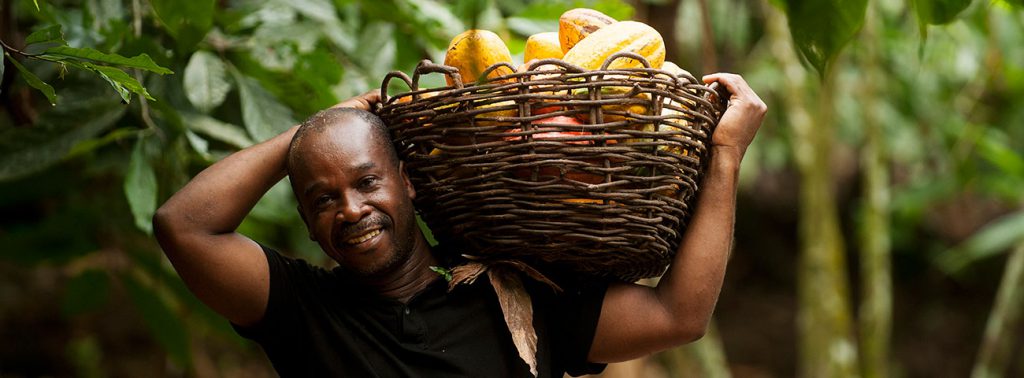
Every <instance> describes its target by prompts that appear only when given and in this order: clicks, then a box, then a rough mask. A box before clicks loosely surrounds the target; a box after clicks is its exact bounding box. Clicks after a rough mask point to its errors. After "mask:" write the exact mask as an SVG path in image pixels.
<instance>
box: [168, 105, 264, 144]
mask: <svg viewBox="0 0 1024 378" xmlns="http://www.w3.org/2000/svg"><path fill="white" fill-rule="evenodd" d="M182 121H183V122H185V125H186V126H187V127H188V128H189V129H190V130H192V131H195V132H197V133H200V134H203V135H206V136H208V137H210V138H213V139H216V140H219V141H221V142H224V143H227V144H230V145H232V146H235V147H238V148H246V147H249V146H251V145H252V144H253V142H252V139H250V138H249V136H248V135H246V134H245V130H242V129H241V128H240V127H238V126H235V125H232V124H230V123H225V122H221V121H220V120H218V119H216V118H212V117H208V116H205V115H201V114H192V113H184V114H182Z"/></svg>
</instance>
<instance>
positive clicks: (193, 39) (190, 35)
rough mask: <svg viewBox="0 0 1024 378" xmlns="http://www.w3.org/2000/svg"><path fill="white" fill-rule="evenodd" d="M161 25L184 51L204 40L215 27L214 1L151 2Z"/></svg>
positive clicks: (158, 0) (171, 0) (177, 0)
mask: <svg viewBox="0 0 1024 378" xmlns="http://www.w3.org/2000/svg"><path fill="white" fill-rule="evenodd" d="M149 4H150V5H152V6H153V11H154V12H156V16H157V18H158V19H159V20H160V23H161V24H163V25H164V27H165V28H167V32H168V33H169V34H170V35H171V36H172V37H174V39H175V40H177V42H178V45H179V46H180V47H182V48H183V49H191V48H192V46H195V44H196V43H199V41H202V40H203V37H205V36H206V33H207V32H208V31H210V27H211V26H212V25H213V9H214V4H215V2H214V1H213V0H188V1H179V0H149Z"/></svg>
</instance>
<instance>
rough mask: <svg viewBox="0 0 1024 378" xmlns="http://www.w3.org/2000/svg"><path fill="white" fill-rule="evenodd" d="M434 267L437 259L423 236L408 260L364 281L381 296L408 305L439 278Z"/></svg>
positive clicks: (418, 239)
mask: <svg viewBox="0 0 1024 378" xmlns="http://www.w3.org/2000/svg"><path fill="white" fill-rule="evenodd" d="M434 265H437V259H435V258H434V254H432V253H430V247H428V246H427V241H426V240H424V239H423V236H422V235H417V238H416V241H415V244H414V247H413V250H412V253H411V254H410V256H409V258H408V259H405V261H402V263H401V264H399V265H398V266H396V267H394V269H389V270H388V271H387V272H383V273H381V274H378V275H375V276H372V277H364V278H363V280H362V281H363V283H364V284H365V285H367V286H369V287H371V288H372V289H373V290H374V291H375V292H377V293H379V294H380V295H383V296H385V297H388V298H393V299H396V300H398V301H399V302H402V303H406V302H408V301H409V299H411V298H412V297H413V296H414V295H416V293H419V292H421V291H423V289H424V288H426V287H427V285H430V283H431V282H434V280H436V279H437V278H438V275H437V273H434V271H432V270H430V267H431V266H434Z"/></svg>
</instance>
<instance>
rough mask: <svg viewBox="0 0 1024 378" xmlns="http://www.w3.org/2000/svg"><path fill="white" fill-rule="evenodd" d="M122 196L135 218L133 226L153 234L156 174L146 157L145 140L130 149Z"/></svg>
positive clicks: (140, 139) (141, 139)
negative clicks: (126, 200) (130, 153)
mask: <svg viewBox="0 0 1024 378" xmlns="http://www.w3.org/2000/svg"><path fill="white" fill-rule="evenodd" d="M124 195H125V197H126V198H127V199H128V206H129V207H130V208H131V210H132V216H134V217H135V226H136V227H138V228H139V229H140V230H142V231H145V232H146V233H147V234H148V233H152V232H153V221H152V219H153V214H154V213H156V201H157V182H156V172H154V171H153V166H152V165H151V164H150V162H149V157H148V156H147V155H146V139H145V138H139V140H138V141H136V142H135V148H134V149H132V156H131V160H130V161H129V163H128V173H127V174H126V175H125V178H124Z"/></svg>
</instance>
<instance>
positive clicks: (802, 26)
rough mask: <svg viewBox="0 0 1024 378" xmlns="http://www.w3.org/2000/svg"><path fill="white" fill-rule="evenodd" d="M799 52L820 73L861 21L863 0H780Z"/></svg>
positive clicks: (823, 73) (865, 7) (857, 28)
mask: <svg viewBox="0 0 1024 378" xmlns="http://www.w3.org/2000/svg"><path fill="white" fill-rule="evenodd" d="M782 2H783V3H784V8H785V11H786V15H787V18H788V21H789V30H790V33H791V34H792V35H793V42H794V44H795V45H796V46H797V49H798V50H799V51H800V55H801V56H803V58H804V59H806V60H807V61H808V62H809V63H810V64H811V66H813V67H814V69H816V70H817V71H818V75H819V77H824V76H825V72H826V71H827V70H828V67H829V64H831V63H832V61H833V60H834V59H835V58H836V56H838V55H839V52H840V51H842V49H843V47H845V46H846V44H847V43H849V42H850V40H852V39H853V37H854V36H856V35H857V32H858V31H859V30H860V27H861V25H862V24H863V23H864V12H865V10H866V9H867V0H783V1H782Z"/></svg>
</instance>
